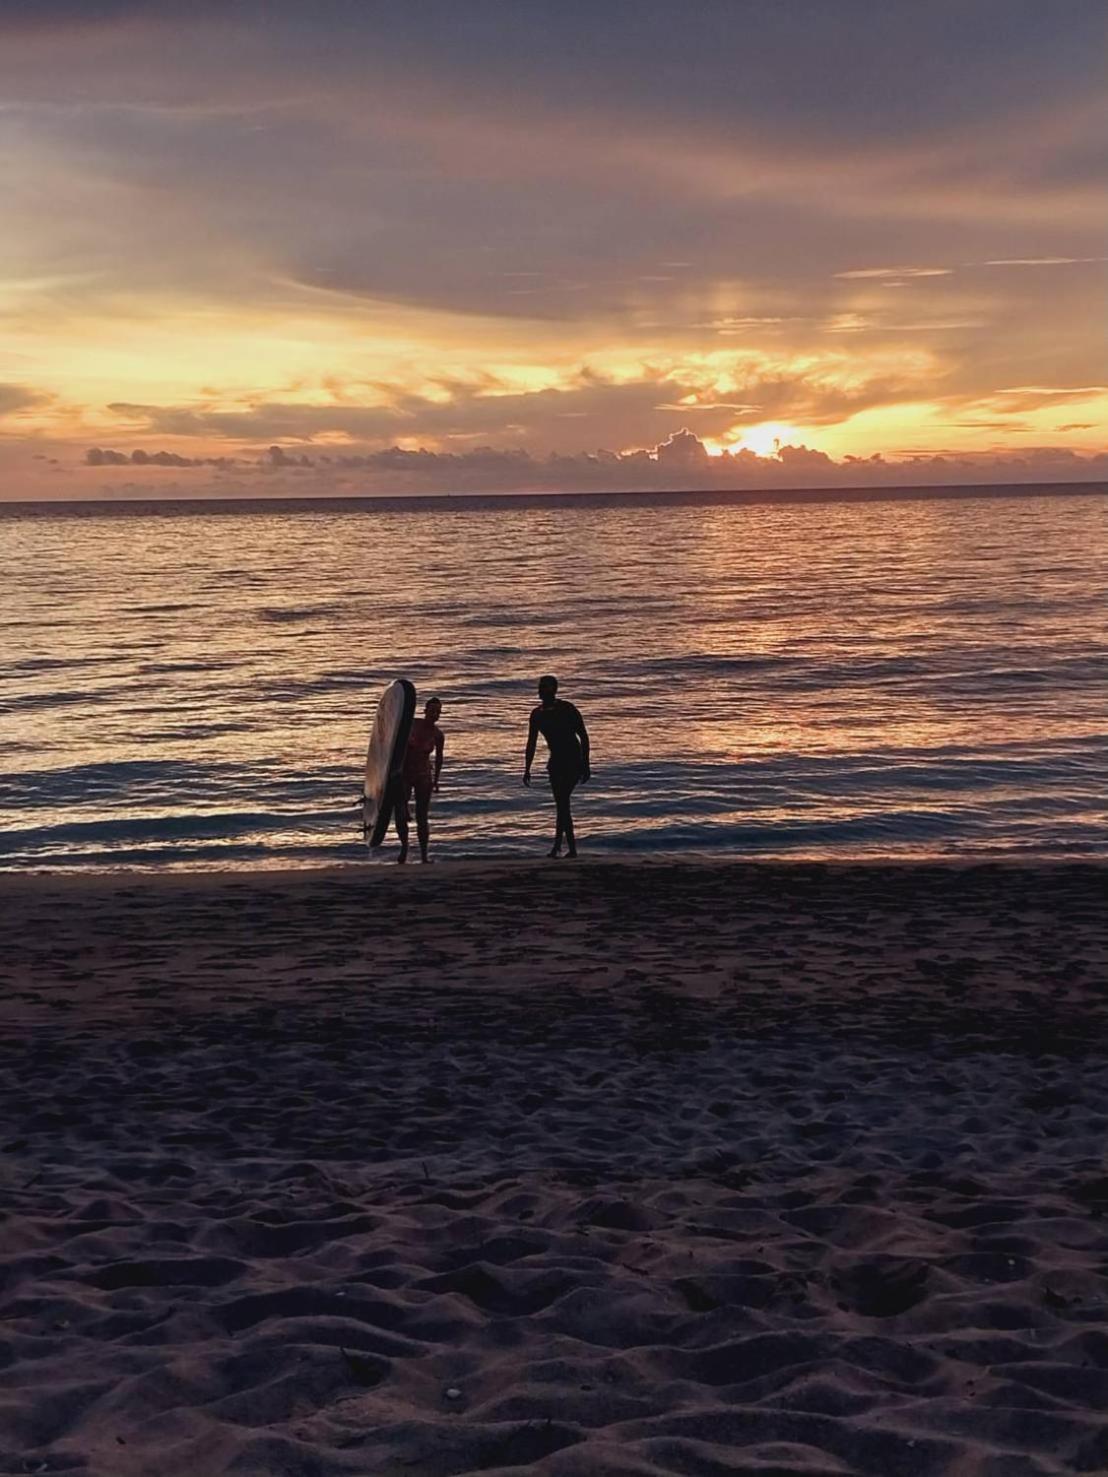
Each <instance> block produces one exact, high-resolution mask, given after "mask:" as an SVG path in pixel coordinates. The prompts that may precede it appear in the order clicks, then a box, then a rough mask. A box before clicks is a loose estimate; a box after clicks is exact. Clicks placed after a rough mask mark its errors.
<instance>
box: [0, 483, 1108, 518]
mask: <svg viewBox="0 0 1108 1477" xmlns="http://www.w3.org/2000/svg"><path fill="white" fill-rule="evenodd" d="M1098 494H1099V495H1101V496H1104V495H1108V481H1105V480H1104V479H1103V478H1101V479H1097V480H1093V479H1079V480H1075V481H1073V482H1059V481H1057V480H1054V481H1049V482H958V483H904V484H894V485H891V486H874V485H872V484H871V485H869V486H866V485H864V484H863V485H859V486H855V487H791V488H790V487H757V488H755V487H746V488H743V487H735V488H715V487H706V488H697V487H690V488H664V489H654V488H642V489H633V488H632V489H626V490H624V489H618V488H610V489H604V490H600V489H595V488H590V489H587V490H582V491H580V492H572V491H566V490H563V491H555V492H541V491H537V490H534V489H530V490H523V491H519V492H512V491H505V492H501V491H495V490H489V491H486V492H469V491H467V492H403V493H400V492H398V493H377V494H375V493H320V494H315V495H312V494H291V495H287V496H286V495H281V494H265V495H262V496H258V497H250V496H237V497H220V496H199V497H197V496H192V497H188V496H173V497H161V496H158V497H150V496H139V497H127V496H119V497H77V498H23V499H18V498H12V499H8V500H5V499H3V498H0V517H6V516H10V515H13V514H15V515H26V514H28V513H30V514H31V515H32V516H35V515H45V516H49V514H50V513H52V512H58V511H61V510H66V511H73V510H88V511H93V510H95V511H98V512H103V511H105V510H113V509H123V510H127V509H133V508H142V509H143V510H144V511H146V512H159V511H161V510H165V511H167V512H168V511H173V510H176V509H181V508H187V509H190V510H192V509H197V508H206V509H208V510H210V511H214V510H219V509H234V510H236V511H237V510H239V509H250V508H256V507H264V506H269V507H272V506H273V505H275V504H276V505H284V506H286V507H290V508H291V507H296V508H297V509H310V508H313V507H316V508H318V507H330V508H331V509H332V510H334V509H335V508H336V506H338V507H339V508H342V507H344V506H346V507H353V506H359V507H364V506H365V505H371V506H391V507H397V506H402V507H403V506H410V505H417V506H423V507H426V506H431V507H442V506H444V505H446V506H451V505H456V504H467V503H468V504H475V505H482V504H483V505H486V506H487V505H489V504H501V503H514V504H517V505H519V504H529V505H532V506H537V505H545V506H551V505H553V506H569V505H573V504H584V505H588V504H607V503H613V502H641V503H646V502H655V503H658V502H662V503H665V502H669V503H682V502H695V503H698V504H700V505H701V506H703V505H705V504H712V503H716V504H738V505H745V504H752V505H764V504H772V503H835V502H926V501H932V500H940V501H941V500H943V499H947V500H963V499H971V498H977V497H988V498H1023V497H1043V496H1052V497H1091V496H1097V495H1098Z"/></svg>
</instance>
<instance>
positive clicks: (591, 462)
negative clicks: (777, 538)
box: [67, 429, 1108, 497]
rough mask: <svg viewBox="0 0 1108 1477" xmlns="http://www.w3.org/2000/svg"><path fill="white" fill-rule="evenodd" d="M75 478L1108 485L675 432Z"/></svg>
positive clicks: (110, 459)
mask: <svg viewBox="0 0 1108 1477" xmlns="http://www.w3.org/2000/svg"><path fill="white" fill-rule="evenodd" d="M83 468H84V469H94V470H96V471H101V470H104V469H115V470H116V472H117V473H118V470H119V469H122V468H126V469H127V470H128V471H131V472H136V471H137V472H148V471H154V472H167V471H173V472H178V473H179V472H186V473H190V474H207V475H206V476H197V477H195V478H190V479H189V480H186V482H185V483H184V484H174V489H173V490H174V495H177V496H211V497H238V496H246V497H251V496H255V497H270V496H274V495H278V496H298V497H312V496H319V497H327V496H346V497H354V496H359V495H361V496H388V495H389V494H393V495H403V494H420V495H421V494H439V495H450V494H451V493H483V492H498V493H512V492H520V493H522V492H551V493H557V492H567V493H587V492H635V491H641V492H650V491H674V492H680V491H708V490H716V491H725V490H728V491H730V490H733V491H742V490H745V489H749V490H765V489H774V488H776V489H779V490H782V491H784V490H803V489H819V488H835V487H839V488H849V487H896V486H936V487H938V486H958V485H969V484H974V483H981V484H993V485H999V484H1019V483H1036V484H1044V483H1073V482H1087V481H1098V480H1100V479H1108V454H1100V455H1094V456H1088V457H1082V456H1078V455H1077V454H1076V453H1074V452H1067V451H1061V452H1059V451H1058V450H1057V449H1056V448H1051V447H1038V448H1031V449H1029V450H1028V451H1027V452H1026V453H1025V454H1024V455H1023V456H1021V457H1018V458H1011V459H1008V460H1005V461H997V460H996V459H981V458H976V459H975V458H973V457H953V456H935V455H929V454H914V455H910V456H906V457H904V458H901V459H899V460H893V461H890V460H887V459H885V458H884V457H882V456H881V455H879V454H877V453H875V454H873V455H872V456H870V457H868V458H860V457H851V456H848V457H845V458H844V459H843V460H841V461H836V460H834V459H833V458H831V457H829V456H828V455H827V454H826V453H825V452H821V451H815V450H812V449H811V448H809V447H806V446H792V445H787V444H786V445H780V446H777V447H776V448H775V449H774V451H773V452H772V453H771V454H769V455H757V454H755V453H754V452H751V451H737V452H733V453H732V452H723V453H720V454H718V455H712V454H710V453H709V452H708V450H707V448H706V447H705V445H704V443H703V442H702V441H701V440H700V439H699V438H698V437H697V436H696V435H695V434H694V433H693V432H691V431H689V430H687V429H682V430H680V431H678V432H677V433H676V434H675V435H673V436H672V437H670V438H669V439H668V440H666V441H664V442H662V443H660V444H659V445H658V446H655V447H651V448H648V449H643V450H640V451H634V452H623V453H620V452H613V451H603V450H602V451H598V452H580V453H578V454H576V455H567V454H564V453H563V454H559V453H551V454H550V455H549V456H546V457H534V456H532V455H531V454H530V453H529V452H527V451H525V450H523V449H515V450H497V449H495V448H493V447H490V446H478V447H474V448H472V449H470V450H468V451H463V452H436V451H429V450H426V449H419V450H406V449H404V448H402V447H399V446H391V447H387V448H384V449H382V450H380V451H374V452H367V453H361V454H358V453H347V454H341V453H339V454H332V453H326V452H324V453H314V454H313V453H308V452H306V451H292V452H290V451H287V450H285V449H284V448H283V447H280V446H271V447H268V448H267V449H266V450H264V451H258V452H257V453H256V454H251V455H247V456H239V457H189V456H185V455H182V454H181V453H179V452H172V451H165V450H160V451H153V452H150V451H146V450H143V449H141V448H135V449H134V450H131V451H120V450H118V449H115V448H109V447H90V448H89V449H88V450H87V451H86V453H85V456H84V460H83ZM101 490H102V492H103V493H104V494H105V495H109V496H130V497H149V496H156V495H157V494H158V493H159V492H164V491H165V490H166V489H165V488H164V487H162V488H159V486H158V484H157V483H135V482H132V481H126V482H123V483H120V482H118V481H117V482H114V483H108V484H105V485H103V486H102V489H101ZM67 495H72V494H67Z"/></svg>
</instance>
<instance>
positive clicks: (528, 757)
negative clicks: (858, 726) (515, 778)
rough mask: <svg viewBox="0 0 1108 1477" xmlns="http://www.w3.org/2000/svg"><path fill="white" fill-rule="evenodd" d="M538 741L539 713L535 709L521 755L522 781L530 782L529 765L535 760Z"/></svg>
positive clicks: (527, 783) (526, 783)
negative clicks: (523, 751) (525, 749)
mask: <svg viewBox="0 0 1108 1477" xmlns="http://www.w3.org/2000/svg"><path fill="white" fill-rule="evenodd" d="M538 741H539V714H538V709H535V711H534V712H532V714H531V726H530V727H529V728H528V730H527V752H526V754H525V755H524V756H523V783H524V784H525V785H529V784H530V783H531V765H532V764H533V763H534V762H535V746H536V745H537V744H538Z"/></svg>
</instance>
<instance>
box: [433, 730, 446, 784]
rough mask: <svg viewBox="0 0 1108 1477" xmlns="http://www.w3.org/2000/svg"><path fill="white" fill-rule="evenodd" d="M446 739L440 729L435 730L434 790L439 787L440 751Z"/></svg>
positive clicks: (440, 770) (440, 771) (440, 772)
mask: <svg viewBox="0 0 1108 1477" xmlns="http://www.w3.org/2000/svg"><path fill="white" fill-rule="evenodd" d="M445 743H446V739H445V737H444V736H443V732H442V730H441V729H440V728H436V729H435V789H436V790H437V789H438V787H439V775H440V774H442V751H443V748H444V746H445Z"/></svg>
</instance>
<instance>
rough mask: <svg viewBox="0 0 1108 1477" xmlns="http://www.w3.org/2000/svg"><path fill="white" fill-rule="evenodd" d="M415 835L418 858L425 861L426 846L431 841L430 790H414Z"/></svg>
mask: <svg viewBox="0 0 1108 1477" xmlns="http://www.w3.org/2000/svg"><path fill="white" fill-rule="evenodd" d="M415 818H416V835H417V836H418V837H419V859H420V861H421V862H426V861H427V847H428V846H429V845H430V842H431V792H430V790H419V791H417V792H416V805H415Z"/></svg>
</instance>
